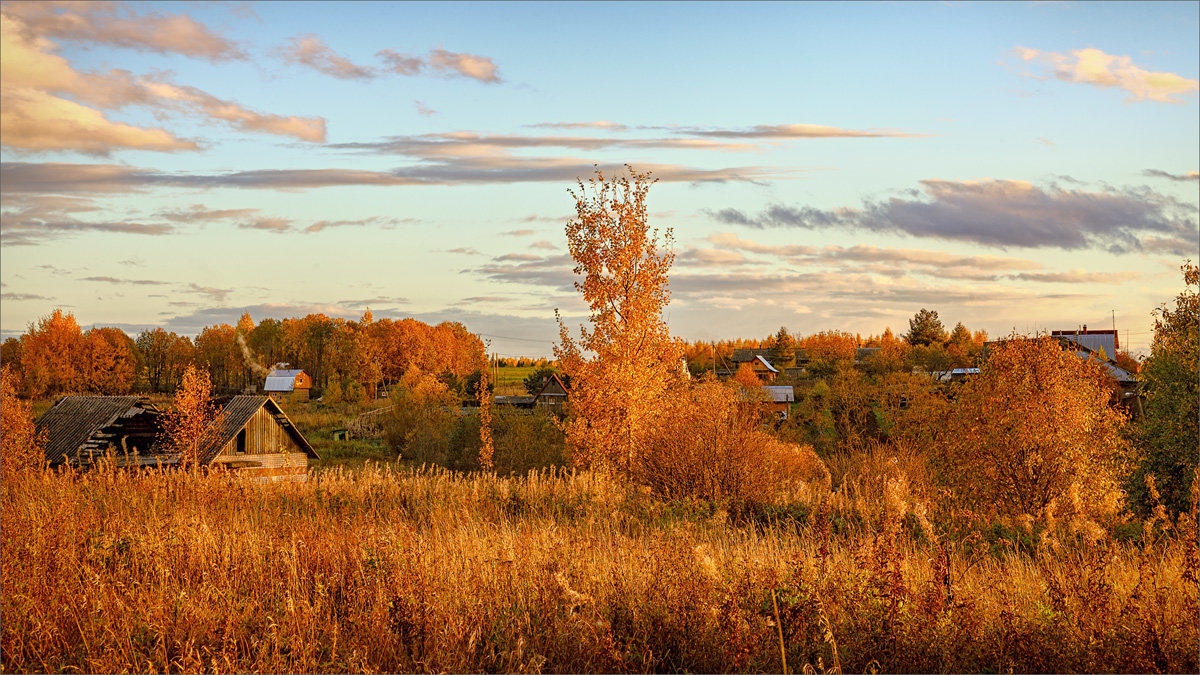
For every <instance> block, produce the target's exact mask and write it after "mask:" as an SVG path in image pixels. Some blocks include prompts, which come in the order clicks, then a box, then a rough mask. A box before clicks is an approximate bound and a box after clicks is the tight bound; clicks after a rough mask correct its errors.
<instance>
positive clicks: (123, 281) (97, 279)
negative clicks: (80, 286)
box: [79, 276, 170, 286]
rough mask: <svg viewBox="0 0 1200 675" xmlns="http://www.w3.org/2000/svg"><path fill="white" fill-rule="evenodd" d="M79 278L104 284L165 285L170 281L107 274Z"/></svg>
mask: <svg viewBox="0 0 1200 675" xmlns="http://www.w3.org/2000/svg"><path fill="white" fill-rule="evenodd" d="M79 280H80V281H93V282H97V283H104V284H117V285H121V286H167V285H169V283H170V282H167V281H161V280H158V279H121V278H119V277H108V276H93V277H80V279H79Z"/></svg>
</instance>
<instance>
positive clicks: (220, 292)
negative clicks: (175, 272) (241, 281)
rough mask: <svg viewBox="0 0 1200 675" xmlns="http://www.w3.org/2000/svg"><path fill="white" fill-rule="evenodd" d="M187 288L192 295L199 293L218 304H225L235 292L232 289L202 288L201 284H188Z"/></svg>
mask: <svg viewBox="0 0 1200 675" xmlns="http://www.w3.org/2000/svg"><path fill="white" fill-rule="evenodd" d="M187 288H188V290H190V291H191V292H192V293H198V294H200V295H203V296H204V297H206V298H209V299H211V300H214V301H216V302H224V301H225V298H226V297H227V296H228V295H229V294H230V293H232V292H233V289H232V288H215V287H213V286H201V285H200V284H188V285H187Z"/></svg>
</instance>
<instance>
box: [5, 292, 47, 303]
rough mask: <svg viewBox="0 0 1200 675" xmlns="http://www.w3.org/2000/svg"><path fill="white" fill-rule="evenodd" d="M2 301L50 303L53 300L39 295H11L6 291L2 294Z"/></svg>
mask: <svg viewBox="0 0 1200 675" xmlns="http://www.w3.org/2000/svg"><path fill="white" fill-rule="evenodd" d="M0 300H8V301H9V302H25V301H29V300H41V301H49V300H51V298H48V297H46V296H44V295H38V294H37V293H10V292H8V291H5V292H3V293H0Z"/></svg>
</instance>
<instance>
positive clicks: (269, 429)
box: [37, 396, 318, 481]
mask: <svg viewBox="0 0 1200 675" xmlns="http://www.w3.org/2000/svg"><path fill="white" fill-rule="evenodd" d="M219 405H220V410H219V412H218V415H217V417H216V419H215V420H214V421H213V423H212V425H211V426H210V427H209V429H208V431H207V432H206V433H205V435H204V437H203V438H202V439H201V441H200V447H199V449H198V451H197V459H198V460H199V463H200V464H201V465H215V464H223V465H226V466H228V467H229V468H231V469H234V470H236V471H238V472H239V473H245V474H248V475H251V476H254V477H259V478H261V479H262V480H264V481H279V480H301V481H303V480H306V479H307V477H308V461H309V460H310V459H318V457H317V453H316V451H315V450H313V447H312V445H310V444H309V442H308V441H307V440H306V439H305V438H304V435H303V434H301V433H300V430H299V429H297V428H296V425H294V424H292V421H291V420H290V419H288V416H287V415H286V414H284V412H283V410H282V409H281V408H280V407H279V404H278V403H276V402H275V401H273V400H272V399H271V398H270V397H267V396H234V397H232V398H229V399H225V401H224V403H223V404H219ZM161 414H162V412H161V411H160V410H159V409H158V408H155V407H154V406H153V405H152V404H150V403H149V402H147V401H146V400H144V399H141V398H139V397H137V396H65V397H63V398H61V399H59V400H58V401H57V402H56V403H55V404H54V405H53V406H51V408H50V409H49V410H47V411H46V413H45V414H44V415H42V416H41V417H40V418H39V419H38V421H37V431H38V432H39V433H42V432H45V434H46V446H45V447H46V461H47V462H49V463H50V465H51V466H58V465H63V464H66V465H69V466H74V467H80V468H87V467H90V466H91V465H92V464H94V463H95V460H96V459H98V458H99V457H101V456H103V455H105V454H106V453H111V454H112V461H113V464H114V465H115V466H118V467H136V466H143V467H146V466H172V465H176V464H178V463H179V460H180V456H179V453H175V452H160V451H159V449H158V448H157V447H156V441H157V440H158V436H159V433H160V431H161V429H162V425H161V420H160V417H161Z"/></svg>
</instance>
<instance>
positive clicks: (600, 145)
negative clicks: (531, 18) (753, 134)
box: [330, 131, 757, 159]
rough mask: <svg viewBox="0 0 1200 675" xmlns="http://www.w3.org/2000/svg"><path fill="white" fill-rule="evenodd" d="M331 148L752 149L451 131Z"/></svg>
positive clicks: (427, 155)
mask: <svg viewBox="0 0 1200 675" xmlns="http://www.w3.org/2000/svg"><path fill="white" fill-rule="evenodd" d="M330 147H332V148H336V149H339V150H353V151H358V152H371V153H377V154H385V155H407V156H410V157H419V158H422V159H433V158H452V157H465V156H481V155H486V156H500V155H508V154H509V153H511V152H512V151H514V150H523V149H528V148H571V149H573V150H588V151H596V150H610V149H652V150H661V149H684V150H729V151H743V152H744V151H747V150H755V149H757V146H755V145H753V144H749V143H729V142H725V141H717V140H713V139H709V138H613V137H594V136H529V135H521V134H481V133H477V132H473V131H454V132H447V133H439V134H420V135H415V136H393V137H390V138H387V139H384V140H382V141H373V142H359V143H338V144H334V145H331V146H330Z"/></svg>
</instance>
